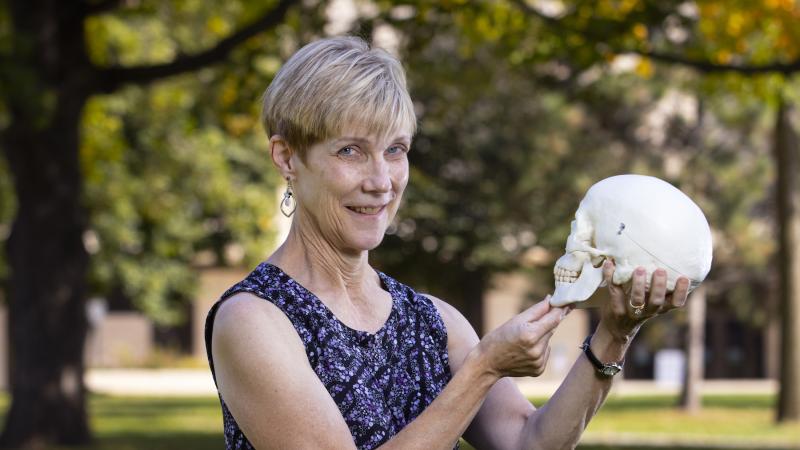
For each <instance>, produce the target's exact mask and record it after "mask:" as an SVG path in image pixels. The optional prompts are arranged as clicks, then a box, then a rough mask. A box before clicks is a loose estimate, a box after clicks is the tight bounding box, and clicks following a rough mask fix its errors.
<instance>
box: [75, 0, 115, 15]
mask: <svg viewBox="0 0 800 450" xmlns="http://www.w3.org/2000/svg"><path fill="white" fill-rule="evenodd" d="M123 2H124V0H100V1H98V2H95V3H89V2H88V1H84V6H83V11H84V13H85V15H87V16H90V15H93V14H102V13H104V12H108V11H113V10H115V9H117V8H118V7H119V6H120V5H121V4H122V3H123Z"/></svg>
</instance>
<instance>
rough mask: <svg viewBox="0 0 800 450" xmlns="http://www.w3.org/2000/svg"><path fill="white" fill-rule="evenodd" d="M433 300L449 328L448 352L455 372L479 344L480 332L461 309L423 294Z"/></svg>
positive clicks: (451, 366) (446, 326)
mask: <svg viewBox="0 0 800 450" xmlns="http://www.w3.org/2000/svg"><path fill="white" fill-rule="evenodd" d="M422 295H424V296H425V297H427V298H428V299H430V300H431V302H433V305H434V306H436V309H437V310H438V311H439V315H440V316H441V317H442V321H443V322H444V326H445V328H447V353H448V354H449V356H450V368H451V370H452V371H453V373H455V372H457V371H458V369H460V368H461V364H462V362H463V360H464V358H465V357H466V356H467V354H468V353H469V352H470V350H472V348H473V347H475V345H477V344H478V341H479V339H478V334H477V333H475V329H474V328H472V325H471V324H470V323H469V321H468V320H467V318H466V317H464V315H463V314H461V311H459V310H458V309H456V308H455V307H454V306H453V305H451V304H449V303H447V302H445V301H444V300H442V299H440V298H437V297H434V296H433V295H430V294H422Z"/></svg>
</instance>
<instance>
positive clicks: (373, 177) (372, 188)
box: [364, 158, 392, 194]
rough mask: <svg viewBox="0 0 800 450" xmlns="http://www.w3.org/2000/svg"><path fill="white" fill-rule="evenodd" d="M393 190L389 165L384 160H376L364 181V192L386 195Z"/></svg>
mask: <svg viewBox="0 0 800 450" xmlns="http://www.w3.org/2000/svg"><path fill="white" fill-rule="evenodd" d="M391 189H392V177H391V172H390V170H389V163H388V162H387V161H386V160H385V159H383V158H376V159H375V160H374V161H373V163H372V164H370V168H369V173H368V174H367V177H366V179H365V180H364V190H365V191H366V192H374V193H379V194H384V193H386V192H389V191H391Z"/></svg>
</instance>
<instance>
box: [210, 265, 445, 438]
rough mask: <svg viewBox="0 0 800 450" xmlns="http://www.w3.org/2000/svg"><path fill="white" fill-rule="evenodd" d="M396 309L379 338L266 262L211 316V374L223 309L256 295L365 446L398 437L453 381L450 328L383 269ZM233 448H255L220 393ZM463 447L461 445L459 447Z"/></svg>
mask: <svg viewBox="0 0 800 450" xmlns="http://www.w3.org/2000/svg"><path fill="white" fill-rule="evenodd" d="M378 274H379V276H380V279H381V282H382V283H383V287H384V289H386V290H387V291H388V292H389V294H391V297H392V310H391V313H390V314H389V318H388V319H387V321H386V323H385V324H384V325H383V327H382V328H381V329H380V330H378V331H377V332H375V333H369V332H366V331H361V330H354V329H352V328H350V327H348V326H347V325H345V324H343V323H342V322H341V321H339V320H338V319H337V318H336V316H335V315H334V314H333V312H331V310H330V309H328V307H327V306H325V304H324V303H322V301H320V300H319V298H317V297H316V296H315V295H314V294H312V293H311V292H310V291H308V290H307V289H306V288H304V287H303V286H302V285H300V284H299V283H297V282H296V281H295V280H294V279H292V278H291V277H290V276H289V275H287V274H286V273H284V272H283V271H282V270H281V269H279V268H278V267H276V266H273V265H271V264H269V263H261V264H259V265H258V267H256V268H255V269H254V270H253V271H252V272H251V273H250V274H249V275H248V276H247V277H246V278H245V279H244V280H242V281H240V282H239V283H237V284H235V285H234V286H233V287H231V288H230V289H228V290H227V291H226V292H225V293H224V294H222V296H221V297H220V300H219V301H217V302H216V303H215V304H214V306H212V307H211V310H210V311H209V313H208V317H207V318H206V329H205V341H206V351H207V354H208V361H209V365H210V367H211V373H212V375H214V363H213V360H212V357H211V350H210V349H211V333H212V328H213V323H214V316H215V314H216V311H217V308H218V307H219V305H220V304H221V303H222V301H224V300H225V299H226V298H228V297H230V296H232V295H234V294H236V293H238V292H250V293H252V294H254V295H256V296H258V297H261V298H263V299H265V300H267V301H269V302H271V303H273V304H274V305H275V306H277V307H278V308H280V309H281V311H283V312H284V314H286V316H287V317H288V318H289V320H290V321H291V322H292V324H293V325H294V327H295V330H296V331H297V333H298V335H299V336H300V338H301V339H302V341H303V344H304V345H305V350H306V356H307V357H308V360H309V362H310V363H311V367H312V368H313V369H314V372H316V374H317V376H318V377H319V378H320V380H322V383H323V384H324V385H325V387H326V388H327V389H328V392H329V393H330V394H331V397H333V399H334V401H335V402H336V404H337V405H338V407H339V411H340V412H341V413H342V416H343V417H344V419H345V421H346V422H347V426H348V427H349V428H350V433H351V434H352V435H353V440H354V442H355V444H356V446H357V447H358V448H359V449H372V448H375V447H378V446H380V445H381V444H383V443H384V442H386V441H388V440H389V439H391V437H392V436H394V435H395V434H397V433H398V432H399V431H400V430H401V429H402V428H403V427H405V426H406V425H407V424H408V423H409V422H411V421H412V420H414V418H416V417H417V416H418V415H419V414H421V413H422V411H423V410H424V409H425V408H426V407H427V406H428V405H429V404H431V402H433V400H434V399H435V398H436V396H437V395H439V393H440V392H441V391H442V389H444V387H445V385H447V383H448V382H449V381H450V378H451V374H450V365H449V362H448V355H447V330H446V329H445V326H444V322H442V319H441V317H440V316H439V313H438V311H437V310H436V307H435V306H434V305H433V303H432V302H431V301H430V299H428V298H427V297H425V296H423V295H420V294H417V293H416V292H414V291H413V290H412V289H411V288H409V287H408V286H405V285H403V284H402V283H400V282H398V281H396V280H394V279H393V278H391V277H389V276H387V275H385V274H383V273H381V272H378ZM215 381H216V378H215ZM220 404H221V406H222V414H223V425H224V434H225V448H226V449H229V450H231V449H252V448H253V446H252V444H250V442H249V441H248V440H247V437H245V435H244V434H243V433H242V431H241V430H240V429H239V426H238V425H237V424H236V420H235V419H234V418H233V416H232V415H231V413H230V410H228V407H227V405H226V404H225V401H224V400H223V399H222V396H220ZM455 448H456V449H457V448H458V444H456V446H455Z"/></svg>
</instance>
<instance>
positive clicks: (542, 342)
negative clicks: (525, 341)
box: [530, 330, 555, 355]
mask: <svg viewBox="0 0 800 450" xmlns="http://www.w3.org/2000/svg"><path fill="white" fill-rule="evenodd" d="M554 333H555V330H553V331H550V332H548V333H547V334H545V335H544V336H542V338H541V339H539V340H538V341H536V345H534V346H533V347H532V348H531V350H530V354H531V355H541V354H543V353H544V351H545V350H547V348H548V347H549V346H550V338H552V337H553V334H554Z"/></svg>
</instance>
